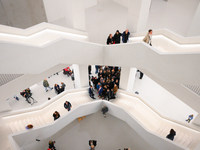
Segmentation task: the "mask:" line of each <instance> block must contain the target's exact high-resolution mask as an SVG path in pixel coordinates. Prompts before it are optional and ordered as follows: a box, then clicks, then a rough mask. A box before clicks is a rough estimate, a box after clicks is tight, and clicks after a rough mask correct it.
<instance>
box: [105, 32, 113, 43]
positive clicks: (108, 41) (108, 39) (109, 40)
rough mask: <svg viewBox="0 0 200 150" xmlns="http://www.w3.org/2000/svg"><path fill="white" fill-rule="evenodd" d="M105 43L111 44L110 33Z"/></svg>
mask: <svg viewBox="0 0 200 150" xmlns="http://www.w3.org/2000/svg"><path fill="white" fill-rule="evenodd" d="M106 43H107V45H110V44H113V37H112V34H109V36H108V38H107V42H106Z"/></svg>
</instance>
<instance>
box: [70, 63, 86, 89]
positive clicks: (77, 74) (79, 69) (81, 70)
mask: <svg viewBox="0 0 200 150" xmlns="http://www.w3.org/2000/svg"><path fill="white" fill-rule="evenodd" d="M72 67H73V69H74V78H75V81H74V82H75V88H83V87H88V86H89V78H88V66H87V65H77V64H73V65H72Z"/></svg>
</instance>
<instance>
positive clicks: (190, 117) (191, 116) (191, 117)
mask: <svg viewBox="0 0 200 150" xmlns="http://www.w3.org/2000/svg"><path fill="white" fill-rule="evenodd" d="M193 117H194V115H193V114H192V115H189V117H188V119H187V120H185V121H187V122H188V123H190V121H191V120H192V119H193Z"/></svg>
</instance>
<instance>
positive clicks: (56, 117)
mask: <svg viewBox="0 0 200 150" xmlns="http://www.w3.org/2000/svg"><path fill="white" fill-rule="evenodd" d="M53 118H54V121H55V120H56V119H58V118H60V113H59V112H57V111H55V112H54V113H53Z"/></svg>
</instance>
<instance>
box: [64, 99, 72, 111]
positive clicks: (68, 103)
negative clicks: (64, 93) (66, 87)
mask: <svg viewBox="0 0 200 150" xmlns="http://www.w3.org/2000/svg"><path fill="white" fill-rule="evenodd" d="M64 107H65V109H67V110H68V111H70V110H71V108H72V105H71V103H70V102H68V101H66V102H65V103H64Z"/></svg>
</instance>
